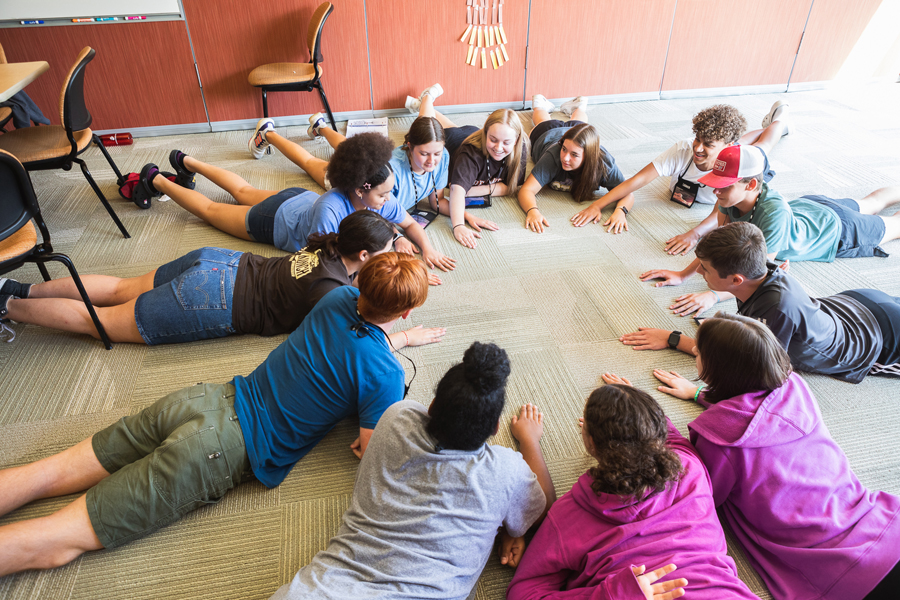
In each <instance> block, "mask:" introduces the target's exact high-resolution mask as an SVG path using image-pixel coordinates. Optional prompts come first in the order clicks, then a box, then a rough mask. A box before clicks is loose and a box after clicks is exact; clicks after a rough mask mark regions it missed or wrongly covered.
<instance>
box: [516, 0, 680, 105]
mask: <svg viewBox="0 0 900 600" xmlns="http://www.w3.org/2000/svg"><path fill="white" fill-rule="evenodd" d="M510 1H513V0H510ZM675 3H676V0H631V1H629V2H622V1H621V0H569V1H566V2H532V4H531V34H530V38H529V40H528V45H529V51H528V53H529V57H528V86H527V90H526V97H527V98H531V96H532V95H533V94H538V93H539V94H544V95H545V96H547V97H548V98H564V97H568V96H577V95H589V96H596V95H604V94H627V93H635V92H656V91H658V90H659V85H660V82H661V81H662V75H663V68H664V66H665V62H666V47H667V46H668V42H669V32H670V31H671V27H672V18H673V15H674V12H675ZM680 8H681V7H680V4H679V10H680Z"/></svg>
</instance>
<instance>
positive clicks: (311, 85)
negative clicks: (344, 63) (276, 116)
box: [247, 2, 337, 130]
mask: <svg viewBox="0 0 900 600" xmlns="http://www.w3.org/2000/svg"><path fill="white" fill-rule="evenodd" d="M333 11H334V6H332V4H331V3H330V2H323V3H322V4H320V5H319V8H317V9H316V12H314V13H313V16H312V19H310V21H309V27H308V28H307V33H306V46H307V48H308V49H309V62H308V63H270V64H267V65H262V66H260V67H256V68H255V69H253V70H252V71H250V75H248V76H247V81H249V82H250V85H252V86H254V87H258V88H260V89H261V90H262V103H263V116H264V117H268V116H269V103H268V100H267V98H266V92H311V91H313V90H318V91H319V96H321V98H322V104H323V105H324V106H325V112H326V113H328V120H329V121H330V122H331V127H332V128H333V129H335V130H337V125H336V124H335V122H334V115H333V114H331V107H330V106H329V105H328V98H327V97H326V96H325V88H323V87H322V65H320V64H319V63H321V62H322V50H321V42H322V29H323V28H324V27H325V20H326V19H327V18H328V16H329V15H330V14H331V13H332V12H333Z"/></svg>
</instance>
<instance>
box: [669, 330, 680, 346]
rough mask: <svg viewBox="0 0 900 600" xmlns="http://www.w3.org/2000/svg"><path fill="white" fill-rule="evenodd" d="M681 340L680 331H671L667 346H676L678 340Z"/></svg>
mask: <svg viewBox="0 0 900 600" xmlns="http://www.w3.org/2000/svg"><path fill="white" fill-rule="evenodd" d="M680 341H681V332H680V331H673V332H672V333H670V334H669V348H677V347H678V342H680Z"/></svg>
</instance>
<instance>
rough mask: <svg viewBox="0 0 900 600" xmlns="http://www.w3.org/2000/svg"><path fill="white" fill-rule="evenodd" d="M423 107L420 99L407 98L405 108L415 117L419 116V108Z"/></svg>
mask: <svg viewBox="0 0 900 600" xmlns="http://www.w3.org/2000/svg"><path fill="white" fill-rule="evenodd" d="M421 105H422V101H421V100H419V99H418V98H413V97H412V96H407V97H406V104H404V105H403V106H405V107H406V110H408V111H409V112H411V113H412V114H414V115H417V114H419V107H420V106H421Z"/></svg>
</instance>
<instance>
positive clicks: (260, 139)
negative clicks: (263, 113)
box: [247, 119, 275, 160]
mask: <svg viewBox="0 0 900 600" xmlns="http://www.w3.org/2000/svg"><path fill="white" fill-rule="evenodd" d="M270 131H275V121H273V120H272V119H260V120H259V122H257V123H256V130H255V131H254V132H253V137H252V138H250V141H249V142H247V147H248V148H250V154H252V155H253V158H255V159H257V160H259V159H260V158H262V157H263V154H271V153H272V151H271V150H269V142H267V141H266V134H267V133H269V132H270Z"/></svg>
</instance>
